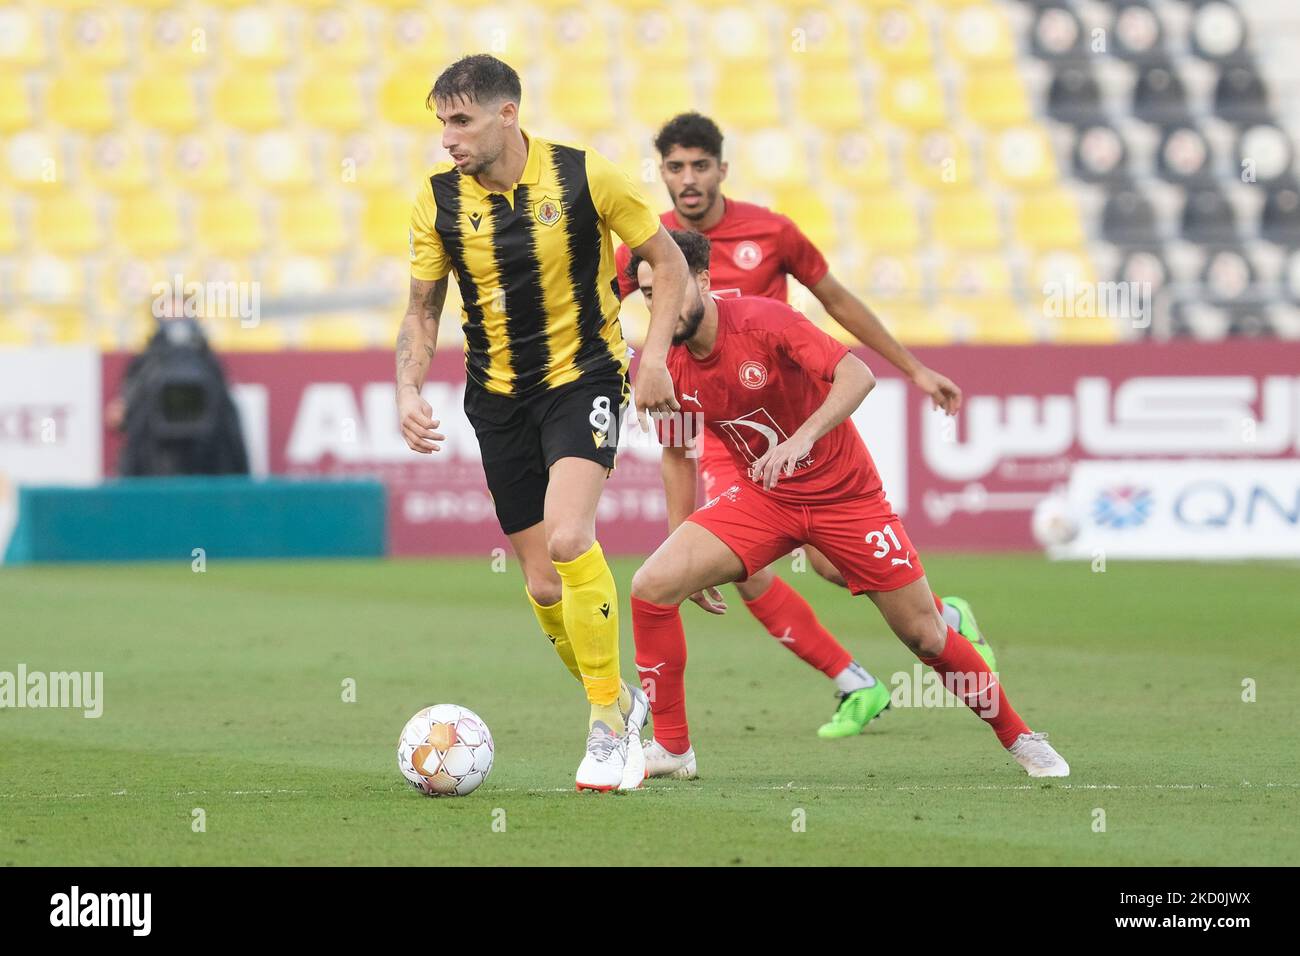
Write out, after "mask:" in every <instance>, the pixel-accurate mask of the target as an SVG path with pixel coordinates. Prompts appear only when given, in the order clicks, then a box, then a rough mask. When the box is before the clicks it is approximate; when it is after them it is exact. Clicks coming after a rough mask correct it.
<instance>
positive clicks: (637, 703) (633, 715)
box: [618, 685, 650, 790]
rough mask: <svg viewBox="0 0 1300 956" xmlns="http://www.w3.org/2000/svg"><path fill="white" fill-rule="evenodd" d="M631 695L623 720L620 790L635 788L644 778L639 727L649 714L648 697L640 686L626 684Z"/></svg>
mask: <svg viewBox="0 0 1300 956" xmlns="http://www.w3.org/2000/svg"><path fill="white" fill-rule="evenodd" d="M627 689H628V693H629V694H631V695H632V704H631V706H630V707H628V710H627V713H626V714H624V715H623V721H624V722H625V723H626V724H627V734H626V736H625V738H624V739H625V740H626V743H627V758H626V760H625V761H624V763H623V780H622V782H621V783H619V785H618V789H620V790H635V789H636V788H637V787H639V786H641V781H643V780H645V776H646V772H645V753H644V750H643V749H642V745H641V729H642V728H643V727H645V722H646V718H647V717H649V716H650V698H649V697H647V696H646V695H645V691H643V690H642V689H641V688H640V687H633V686H631V685H627Z"/></svg>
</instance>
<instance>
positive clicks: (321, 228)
mask: <svg viewBox="0 0 1300 956" xmlns="http://www.w3.org/2000/svg"><path fill="white" fill-rule="evenodd" d="M276 238H277V239H278V240H279V241H280V243H281V244H282V245H283V246H284V248H285V249H288V250H290V251H293V252H304V253H308V254H311V255H327V254H329V253H332V252H338V251H339V250H341V249H343V248H344V247H346V246H347V244H348V238H349V236H348V230H347V228H346V227H345V226H344V223H343V212H342V210H341V209H339V206H338V204H337V203H336V202H334V201H332V200H331V199H329V198H328V197H326V196H319V195H316V194H315V193H313V194H311V195H309V196H304V197H300V198H294V199H290V200H286V201H285V203H284V205H283V206H282V207H281V214H280V224H279V229H278V230H277V231H276Z"/></svg>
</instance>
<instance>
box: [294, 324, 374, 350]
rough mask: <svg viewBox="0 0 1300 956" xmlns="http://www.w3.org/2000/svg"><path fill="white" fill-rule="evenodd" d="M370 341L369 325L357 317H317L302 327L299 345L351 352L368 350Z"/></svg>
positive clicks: (313, 348) (308, 347)
mask: <svg viewBox="0 0 1300 956" xmlns="http://www.w3.org/2000/svg"><path fill="white" fill-rule="evenodd" d="M371 340H372V335H371V329H370V326H369V324H368V323H367V322H365V321H364V320H362V319H360V318H359V317H357V316H347V315H344V316H319V317H316V318H313V319H312V320H311V321H309V322H307V323H306V324H305V325H304V326H303V328H302V334H301V336H300V338H299V344H300V345H301V347H302V348H305V349H311V350H316V351H345V352H353V351H358V350H360V349H364V348H369V347H370V345H371V344H372V341H371ZM384 344H385V345H387V344H388V343H384Z"/></svg>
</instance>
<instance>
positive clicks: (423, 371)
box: [397, 276, 447, 455]
mask: <svg viewBox="0 0 1300 956" xmlns="http://www.w3.org/2000/svg"><path fill="white" fill-rule="evenodd" d="M446 299H447V277H446V276H443V277H442V278H441V279H434V280H426V279H417V278H415V277H414V276H412V277H411V297H410V300H409V301H408V302H407V304H406V314H405V315H404V316H402V325H401V327H400V328H399V329H398V332H397V418H398V421H399V423H400V424H401V428H402V438H403V439H405V441H406V444H407V447H409V448H410V449H411V450H412V451H418V452H419V453H420V454H422V455H430V454H432V453H433V452H435V451H438V450H439V449H440V448H441V447H442V446H441V445H439V444H438V443H439V442H441V441H444V440H445V439H444V436H443V435H442V434H441V433H440V432H438V431H437V430H436V429H437V428H438V425H439V422H438V421H437V420H436V419H435V418H434V417H433V409H432V408H430V407H429V403H428V402H426V401H425V400H424V399H423V398H422V397H421V396H420V389H421V388H422V387H423V385H424V377H425V375H427V374H428V372H429V362H430V361H431V360H432V359H433V352H434V349H435V348H436V346H437V343H438V323H439V322H440V321H441V320H442V305H443V303H444V302H445V301H446Z"/></svg>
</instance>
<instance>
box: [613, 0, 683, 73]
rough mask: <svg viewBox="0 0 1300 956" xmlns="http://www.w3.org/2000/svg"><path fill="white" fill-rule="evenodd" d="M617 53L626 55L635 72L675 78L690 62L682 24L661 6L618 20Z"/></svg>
mask: <svg viewBox="0 0 1300 956" xmlns="http://www.w3.org/2000/svg"><path fill="white" fill-rule="evenodd" d="M618 30H619V49H620V50H621V51H626V55H627V58H628V61H629V62H631V63H632V64H633V65H634V69H635V72H640V73H642V74H644V73H646V72H649V71H656V72H664V73H669V74H673V75H677V74H679V73H681V72H684V70H685V67H686V63H687V61H688V60H689V59H690V55H691V52H690V40H689V36H688V34H687V31H686V23H685V21H684V20H683V19H682V18H680V17H677V16H675V15H674V14H673V12H672V11H671V10H670V9H668V8H666V7H661V6H657V5H656V6H654V7H651V8H648V9H644V10H636V11H635V12H633V13H630V14H628V15H626V16H621V17H619V19H618Z"/></svg>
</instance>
